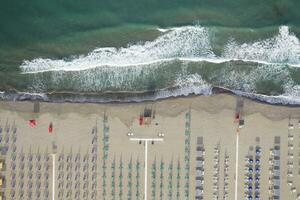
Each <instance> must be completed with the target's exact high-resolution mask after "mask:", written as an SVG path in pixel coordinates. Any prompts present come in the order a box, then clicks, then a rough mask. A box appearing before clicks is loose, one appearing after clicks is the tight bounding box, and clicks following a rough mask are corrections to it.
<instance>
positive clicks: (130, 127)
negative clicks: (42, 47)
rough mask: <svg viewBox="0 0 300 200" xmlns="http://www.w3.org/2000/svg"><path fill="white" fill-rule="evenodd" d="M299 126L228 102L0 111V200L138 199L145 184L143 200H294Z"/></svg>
mask: <svg viewBox="0 0 300 200" xmlns="http://www.w3.org/2000/svg"><path fill="white" fill-rule="evenodd" d="M35 106H36V109H35V111H34V107H35ZM236 113H239V116H240V117H239V118H240V120H244V125H243V126H239V123H238V122H237V120H235V119H236ZM30 120H34V122H35V125H34V124H31V125H30ZM299 120H300V107H285V106H273V105H268V104H263V103H259V102H255V101H251V100H249V99H242V98H240V97H236V96H233V95H227V94H217V95H212V96H190V97H184V98H183V97H182V98H172V99H166V100H161V101H156V102H144V103H129V104H75V103H73V104H71V103H63V104H57V103H34V102H0V127H1V129H0V130H1V134H0V139H1V143H0V144H1V146H0V147H1V157H0V161H1V163H3V164H4V165H3V168H2V171H1V180H2V181H3V183H2V188H1V195H2V196H5V197H6V199H28V200H29V199H30V200H31V199H39V200H40V199H45V200H46V199H62V200H65V199H80V200H81V199H103V200H104V199H110V200H111V199H112V200H113V199H118V200H119V199H120V200H121V199H124V200H125V199H127V200H130V199H132V200H139V199H145V177H147V187H146V195H147V199H149V200H150V199H151V200H162V199H168V200H169V199H170V200H176V199H178V200H184V199H230V200H235V199H239V200H240V199H248V198H250V196H251V197H252V198H253V199H255V196H257V197H258V198H259V199H276V197H275V196H276V195H278V199H284V200H294V199H297V196H298V195H299V194H300V181H299V177H300V127H299V125H300V124H299ZM31 122H32V121H31ZM50 124H52V126H53V127H52V128H53V130H52V132H49V125H50ZM242 124H243V123H241V125H242ZM133 138H138V139H137V140H136V141H135V140H132V139H133ZM153 138H155V140H156V139H157V140H161V141H154V139H153ZM145 139H149V140H147V141H145ZM146 142H147V144H146ZM237 142H238V145H237ZM278 149H279V150H278ZM146 150H147V151H146ZM237 152H238V154H237ZM237 155H238V157H237ZM146 156H147V162H146V163H147V166H146V165H145V157H146ZM251 159H253V162H252V161H251ZM202 166H203V167H202ZM275 166H279V168H278V167H275ZM145 167H147V170H146V173H145ZM237 167H238V168H237ZM250 168H251V169H250ZM251 170H253V172H252V171H251ZM236 171H237V172H238V173H236ZM277 175H278V176H277ZM53 177H54V179H53ZM249 177H250V178H249ZM53 180H54V181H53ZM236 183H237V184H236Z"/></svg>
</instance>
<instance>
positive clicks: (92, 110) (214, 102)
mask: <svg viewBox="0 0 300 200" xmlns="http://www.w3.org/2000/svg"><path fill="white" fill-rule="evenodd" d="M238 98H240V99H243V101H244V102H245V106H244V109H243V115H245V116H250V115H253V114H257V113H259V114H261V115H263V116H264V117H266V118H269V119H272V120H282V119H288V118H290V117H291V118H300V107H299V106H286V105H278V104H277V105H272V104H267V103H265V102H259V101H255V100H252V99H249V98H244V97H240V96H237V95H233V94H230V93H226V94H224V93H223V94H220V93H219V94H213V95H189V96H185V97H171V98H167V99H160V100H156V101H143V102H122V103H116V102H108V103H87V102H85V103H74V102H71V103H70V102H59V103H58V102H38V101H0V110H6V111H13V112H17V113H18V114H22V113H23V114H25V115H27V114H29V115H35V114H38V113H34V112H33V107H34V104H35V103H36V102H38V103H39V105H40V109H41V113H55V112H56V113H59V115H67V114H68V113H78V114H84V115H85V114H96V113H102V112H104V111H109V110H111V109H113V110H114V109H116V108H118V109H120V111H124V110H126V111H128V112H129V111H130V109H135V108H139V109H140V110H142V109H143V108H144V107H145V106H148V107H152V106H155V107H159V108H160V110H161V113H160V114H161V115H162V116H177V115H179V114H180V113H182V112H184V111H185V110H187V109H189V108H192V109H193V110H196V111H199V112H202V111H204V112H207V113H211V114H217V113H220V112H222V111H224V110H230V111H231V112H233V113H234V112H235V110H236V102H237V99H238ZM170 105H172V109H171V110H170V109H166V108H168V107H169V106H170ZM130 115H131V114H130V113H129V114H128V116H130ZM115 116H116V117H118V112H116V113H115ZM25 118H26V117H25Z"/></svg>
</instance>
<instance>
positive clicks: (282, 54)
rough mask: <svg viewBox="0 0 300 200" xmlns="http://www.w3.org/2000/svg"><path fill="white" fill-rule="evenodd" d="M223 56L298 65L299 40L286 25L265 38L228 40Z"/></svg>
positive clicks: (299, 57)
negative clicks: (249, 40)
mask: <svg viewBox="0 0 300 200" xmlns="http://www.w3.org/2000/svg"><path fill="white" fill-rule="evenodd" d="M223 57H224V58H227V59H239V60H248V61H254V62H262V63H264V62H265V63H286V64H289V65H292V66H298V67H299V66H300V65H299V64H300V41H299V39H298V38H297V37H296V36H295V35H294V34H293V33H290V32H289V28H288V27H287V26H281V27H280V28H279V34H278V35H277V36H275V37H272V38H268V39H265V40H261V41H257V42H253V43H243V44H238V43H237V42H235V40H234V39H233V40H231V41H229V42H228V44H227V45H226V47H225V48H224V53H223Z"/></svg>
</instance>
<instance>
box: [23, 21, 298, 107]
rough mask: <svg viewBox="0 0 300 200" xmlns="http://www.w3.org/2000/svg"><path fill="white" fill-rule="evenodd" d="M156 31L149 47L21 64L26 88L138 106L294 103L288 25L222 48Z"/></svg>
mask: <svg viewBox="0 0 300 200" xmlns="http://www.w3.org/2000/svg"><path fill="white" fill-rule="evenodd" d="M158 31H159V32H160V36H159V37H158V38H156V39H155V40H153V41H147V42H144V43H137V44H134V45H129V46H127V47H122V48H114V47H106V48H98V49H95V50H94V51H92V52H91V53H89V54H87V55H81V56H78V57H72V58H68V59H42V58H37V59H34V60H31V61H28V60H27V61H24V62H23V63H22V65H21V66H20V68H21V70H22V72H23V75H24V76H26V77H27V78H28V80H29V82H30V84H29V85H28V88H27V89H28V91H29V92H32V93H35V92H38V93H42V94H46V93H49V92H71V93H72V92H73V93H106V92H109V93H120V92H121V93H122V92H123V93H126V94H128V93H145V94H147V95H148V96H147V95H146V97H141V96H139V97H134V98H135V99H132V98H133V97H130V98H131V99H130V98H129V97H128V98H125V97H124V98H123V100H124V99H126V101H131V100H134V101H139V100H138V99H137V98H139V99H140V100H155V99H160V98H166V97H171V96H181V95H189V94H205V95H209V94H211V93H212V90H213V88H224V89H225V90H227V91H231V92H233V93H236V94H238V95H243V96H247V97H250V98H255V99H259V100H261V101H266V102H269V103H281V104H300V100H299V99H300V86H299V82H300V80H297V77H298V75H297V74H298V73H300V41H299V39H298V38H297V37H296V36H295V35H294V34H293V33H291V32H290V31H289V28H288V27H287V26H281V27H279V31H278V34H275V35H273V36H272V37H269V38H264V39H256V40H253V41H249V40H248V41H241V39H239V40H238V39H235V38H233V37H230V38H227V41H225V42H223V45H220V44H222V42H218V40H221V39H220V38H216V37H217V36H216V35H215V34H214V33H213V31H212V29H211V28H209V27H201V26H185V27H178V28H170V29H158ZM222 39H223V38H222ZM148 92H150V93H151V95H152V96H151V95H150V93H148ZM149 95H150V96H149ZM129 96H130V95H129ZM48 97H49V96H48ZM81 98H82V99H84V97H82V96H81ZM108 99H109V98H108V97H107V98H106V101H108ZM85 100H86V99H85ZM90 101H92V100H91V99H90ZM93 101H94V100H93Z"/></svg>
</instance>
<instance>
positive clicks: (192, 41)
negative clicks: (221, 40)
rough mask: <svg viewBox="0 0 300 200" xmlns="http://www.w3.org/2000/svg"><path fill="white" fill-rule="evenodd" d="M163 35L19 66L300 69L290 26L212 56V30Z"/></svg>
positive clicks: (299, 50) (32, 69) (299, 48)
mask: <svg viewBox="0 0 300 200" xmlns="http://www.w3.org/2000/svg"><path fill="white" fill-rule="evenodd" d="M163 30H164V31H162V35H161V36H159V37H158V38H157V39H155V40H153V41H148V42H145V43H144V44H135V45H131V46H128V47H124V48H119V49H118V48H113V47H105V48H98V49H95V50H94V51H92V52H91V53H89V54H88V55H81V56H79V57H77V58H73V59H70V60H64V59H60V60H53V59H42V58H37V59H34V60H32V61H28V60H27V61H24V62H23V63H22V65H21V66H20V67H21V69H22V71H23V72H24V73H38V72H46V71H79V70H86V69H91V68H97V67H109V66H114V67H116V66H117V67H128V66H137V67H138V66H144V65H149V64H155V65H157V64H160V63H163V62H170V61H173V60H176V59H177V60H183V61H194V62H197V61H207V62H213V63H222V62H228V61H244V62H256V63H261V64H287V65H290V66H293V67H300V42H299V39H298V38H297V37H296V36H295V35H294V34H293V33H290V32H289V29H288V27H287V26H282V27H280V28H279V33H278V35H276V36H274V37H271V38H268V39H265V40H261V41H256V42H252V43H243V44H238V43H237V42H236V41H235V40H234V39H232V40H230V41H228V42H227V44H226V45H225V46H224V49H223V53H222V54H221V55H220V56H216V55H215V53H214V52H213V48H212V44H211V39H210V37H211V36H210V32H209V28H205V27H200V26H185V27H177V28H170V29H163Z"/></svg>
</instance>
